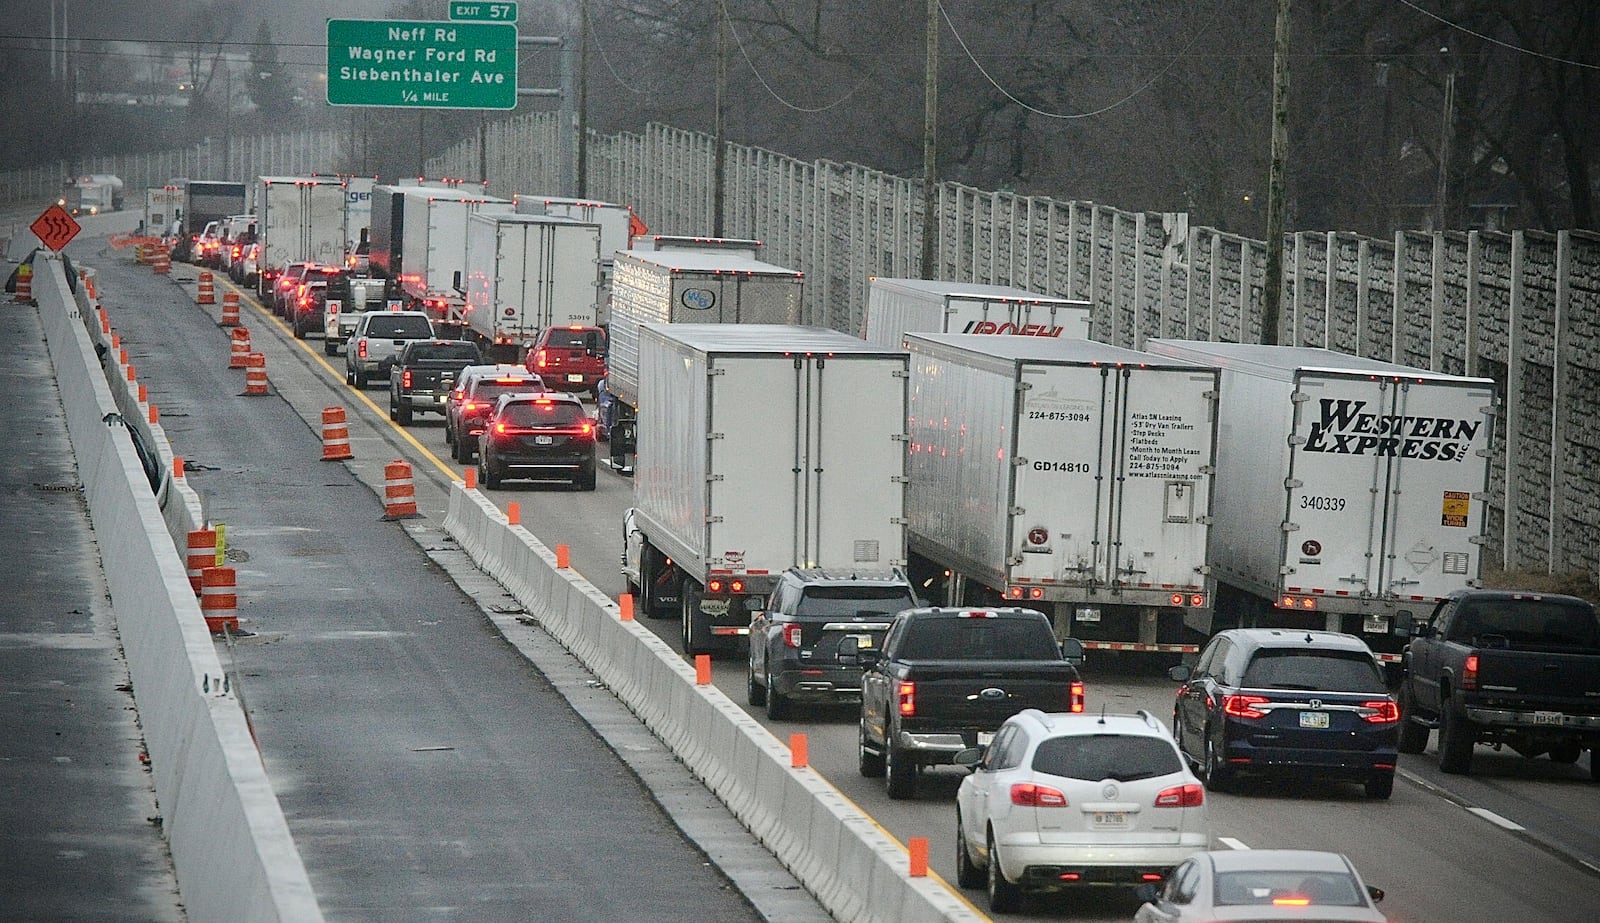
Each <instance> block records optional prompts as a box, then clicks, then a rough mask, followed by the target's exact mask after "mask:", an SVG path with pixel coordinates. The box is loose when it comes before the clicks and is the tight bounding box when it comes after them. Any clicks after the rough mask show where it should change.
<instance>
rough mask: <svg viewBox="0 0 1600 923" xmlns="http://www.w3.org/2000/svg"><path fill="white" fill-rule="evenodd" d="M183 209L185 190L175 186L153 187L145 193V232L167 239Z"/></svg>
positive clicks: (151, 235)
mask: <svg viewBox="0 0 1600 923" xmlns="http://www.w3.org/2000/svg"><path fill="white" fill-rule="evenodd" d="M182 208H183V189H182V188H181V187H179V186H175V185H170V184H169V185H166V186H151V187H150V188H148V189H146V190H145V191H144V232H145V234H146V235H148V236H150V237H166V236H168V235H169V234H170V232H171V230H172V223H173V222H174V221H177V220H178V212H179V211H180V210H181V209H182Z"/></svg>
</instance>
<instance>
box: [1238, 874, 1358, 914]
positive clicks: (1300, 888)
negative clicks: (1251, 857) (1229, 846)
mask: <svg viewBox="0 0 1600 923" xmlns="http://www.w3.org/2000/svg"><path fill="white" fill-rule="evenodd" d="M1216 892H1217V899H1216V903H1217V904H1219V905H1232V904H1243V905H1259V906H1266V907H1271V906H1273V905H1274V904H1278V905H1285V906H1304V905H1306V904H1309V905H1311V906H1318V905H1321V906H1327V907H1364V906H1366V903H1367V902H1366V900H1365V898H1363V897H1362V895H1361V889H1360V888H1358V887H1356V880H1355V879H1354V878H1353V877H1351V876H1349V875H1346V874H1342V873H1340V872H1295V871H1286V870H1273V871H1250V872H1219V873H1218V874H1217V883H1216Z"/></svg>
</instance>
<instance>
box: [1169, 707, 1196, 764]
mask: <svg viewBox="0 0 1600 923" xmlns="http://www.w3.org/2000/svg"><path fill="white" fill-rule="evenodd" d="M1172 742H1173V743H1175V744H1177V745H1178V755H1179V756H1181V757H1183V764H1184V765H1185V766H1191V767H1192V766H1193V765H1194V759H1193V758H1191V757H1190V756H1189V747H1188V745H1187V743H1186V742H1185V741H1184V739H1183V724H1182V723H1180V722H1179V721H1178V713H1177V711H1173V713H1172Z"/></svg>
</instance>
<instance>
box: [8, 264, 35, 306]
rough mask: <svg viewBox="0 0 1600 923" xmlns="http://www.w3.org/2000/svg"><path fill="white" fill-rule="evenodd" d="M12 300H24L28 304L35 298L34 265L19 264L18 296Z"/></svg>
mask: <svg viewBox="0 0 1600 923" xmlns="http://www.w3.org/2000/svg"><path fill="white" fill-rule="evenodd" d="M11 300H12V301H20V302H23V303H24V304H26V303H27V302H30V301H32V300H33V267H32V266H19V267H17V293H16V296H15V297H14V298H12V299H11Z"/></svg>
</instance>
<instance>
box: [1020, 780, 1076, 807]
mask: <svg viewBox="0 0 1600 923" xmlns="http://www.w3.org/2000/svg"><path fill="white" fill-rule="evenodd" d="M1011 803H1012V804H1015V805H1021V806H1022V807H1025V808H1064V807H1067V796H1066V795H1065V794H1064V793H1063V792H1062V791H1061V790H1060V789H1056V788H1051V787H1050V786H1048V785H1040V784H1038V783H1037V782H1018V783H1016V784H1014V785H1012V786H1011Z"/></svg>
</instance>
